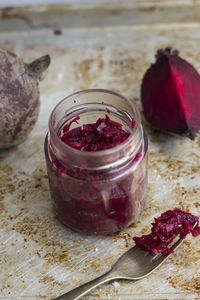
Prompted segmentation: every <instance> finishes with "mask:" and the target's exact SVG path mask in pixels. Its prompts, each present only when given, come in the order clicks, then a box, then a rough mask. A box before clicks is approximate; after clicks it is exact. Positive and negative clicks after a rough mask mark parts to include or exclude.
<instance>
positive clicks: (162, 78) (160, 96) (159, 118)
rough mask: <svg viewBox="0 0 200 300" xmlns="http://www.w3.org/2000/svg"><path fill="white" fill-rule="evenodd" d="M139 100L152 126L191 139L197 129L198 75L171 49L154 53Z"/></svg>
mask: <svg viewBox="0 0 200 300" xmlns="http://www.w3.org/2000/svg"><path fill="white" fill-rule="evenodd" d="M141 100H142V105H143V109H144V115H145V117H146V119H147V120H148V121H149V122H150V123H151V124H152V125H154V126H155V127H157V128H159V129H161V130H165V131H168V132H172V133H176V134H185V135H187V136H189V137H190V138H191V139H193V138H194V137H195V135H196V133H197V131H198V130H199V128H200V75H199V74H198V72H197V71H196V70H195V68H194V67H193V66H192V65H191V64H190V63H188V62H187V61H186V60H184V59H182V58H181V57H180V56H179V55H178V51H176V50H173V49H171V48H166V49H164V50H158V52H157V54H156V62H155V63H154V64H152V65H151V66H150V68H149V69H148V70H147V71H146V73H145V74H144V77H143V81H142V86H141Z"/></svg>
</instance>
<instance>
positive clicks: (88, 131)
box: [45, 90, 147, 233]
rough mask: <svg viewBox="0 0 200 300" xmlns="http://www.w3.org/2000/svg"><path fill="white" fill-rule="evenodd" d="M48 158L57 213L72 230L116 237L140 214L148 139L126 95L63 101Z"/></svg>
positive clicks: (86, 94) (53, 122) (88, 94)
mask: <svg viewBox="0 0 200 300" xmlns="http://www.w3.org/2000/svg"><path fill="white" fill-rule="evenodd" d="M106 112H107V113H109V116H108V115H107V114H106ZM45 154H46V162H47V170H48V177H49V184H50V191H51V197H52V200H53V203H54V208H55V211H56V214H57V216H58V218H59V219H60V220H61V221H62V222H63V223H64V224H66V225H67V226H69V227H70V228H72V229H75V230H78V231H83V232H90V233H111V232H116V231H119V230H121V229H122V228H124V227H126V226H128V225H130V224H131V223H132V222H134V221H135V220H136V219H137V218H138V216H139V215H140V213H141V211H142V209H143V207H144V202H145V193H146V186H147V139H146V136H145V134H144V131H143V129H142V126H141V122H140V115H139V112H138V111H137V109H136V108H135V107H134V105H133V104H132V103H130V102H129V101H128V100H126V99H125V98H123V97H122V96H120V95H118V94H115V93H113V92H109V91H105V90H87V91H82V92H78V93H76V94H73V95H71V96H69V97H67V98H65V99H64V100H63V101H61V102H60V103H59V104H58V105H57V106H56V107H55V109H54V110H53V112H52V114H51V117H50V121H49V133H48V135H47V138H46V141H45Z"/></svg>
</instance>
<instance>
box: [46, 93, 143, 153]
mask: <svg viewBox="0 0 200 300" xmlns="http://www.w3.org/2000/svg"><path fill="white" fill-rule="evenodd" d="M95 92H100V93H106V94H111V95H114V96H117V97H120V98H121V99H123V100H125V101H126V102H128V104H129V105H130V106H131V108H132V109H133V111H134V113H135V120H136V122H135V127H134V128H133V130H132V131H131V133H130V136H129V137H128V138H127V139H126V140H125V141H123V142H122V143H120V144H119V145H117V146H114V147H112V148H109V149H104V150H98V151H94V152H92V151H81V150H79V149H75V148H72V147H70V146H69V145H67V144H65V143H63V142H62V140H61V139H60V138H59V137H58V134H57V132H56V130H55V128H54V126H53V123H54V122H53V120H54V115H55V113H56V111H57V109H58V108H59V106H61V105H62V103H63V102H65V101H66V100H67V99H70V98H72V97H75V96H78V95H80V94H86V93H95ZM140 124H141V118H140V113H139V111H138V109H137V107H136V106H135V105H134V104H133V103H132V102H131V101H130V100H129V99H127V98H125V97H124V96H122V95H121V94H119V93H116V92H113V91H111V90H107V89H86V90H80V91H77V92H75V93H72V94H70V95H68V96H67V97H65V98H63V99H62V100H61V101H59V102H58V103H57V105H56V106H55V107H54V109H53V111H52V112H51V115H50V117H49V130H50V133H51V134H53V136H54V139H55V140H56V143H58V144H59V145H60V147H61V148H63V149H67V150H69V151H70V150H71V151H72V150H73V153H74V154H77V155H81V156H82V157H86V156H88V155H90V157H97V156H101V155H106V154H109V155H111V154H113V153H115V152H116V151H120V150H122V149H123V148H124V147H125V146H126V145H128V144H129V143H130V141H131V140H132V139H133V136H134V135H135V133H136V131H138V129H139V127H140Z"/></svg>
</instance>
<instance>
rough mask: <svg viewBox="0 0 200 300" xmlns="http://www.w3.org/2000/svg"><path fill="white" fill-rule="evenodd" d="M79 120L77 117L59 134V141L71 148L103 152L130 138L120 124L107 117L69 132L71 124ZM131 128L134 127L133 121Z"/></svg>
mask: <svg viewBox="0 0 200 300" xmlns="http://www.w3.org/2000/svg"><path fill="white" fill-rule="evenodd" d="M79 119H80V117H79V116H77V117H76V118H74V119H73V120H72V121H71V122H69V124H66V125H65V126H64V127H63V130H62V133H60V138H61V140H62V141H63V142H64V143H65V144H67V145H68V146H71V147H72V148H75V149H78V150H81V151H99V150H105V149H109V148H112V147H115V146H117V145H119V144H121V143H122V142H124V141H125V140H126V139H127V138H128V137H129V136H130V133H129V132H127V131H125V130H123V129H122V124H120V123H117V122H114V121H112V120H111V119H110V118H109V117H108V115H106V117H105V119H104V118H99V119H98V120H97V121H96V123H92V124H85V125H83V126H80V127H77V128H74V129H72V130H69V129H70V126H71V124H72V123H73V122H76V123H77V121H78V120H79ZM132 126H135V120H133V121H132ZM132 128H134V127H132Z"/></svg>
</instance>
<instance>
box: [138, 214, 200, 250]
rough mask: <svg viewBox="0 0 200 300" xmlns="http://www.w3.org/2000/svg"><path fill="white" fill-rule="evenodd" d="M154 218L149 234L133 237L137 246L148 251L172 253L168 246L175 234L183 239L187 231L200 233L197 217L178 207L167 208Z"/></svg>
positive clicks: (195, 234) (193, 233)
mask: <svg viewBox="0 0 200 300" xmlns="http://www.w3.org/2000/svg"><path fill="white" fill-rule="evenodd" d="M154 220H155V222H154V223H152V229H151V233H150V234H147V235H142V236H141V237H134V238H133V240H134V242H135V244H136V245H137V246H138V247H140V248H141V249H142V250H145V251H148V252H149V253H152V252H153V253H155V254H159V253H160V254H162V255H168V254H170V253H173V251H172V250H171V249H170V248H169V247H168V246H169V245H170V244H171V243H172V242H173V240H174V238H175V237H176V236H179V237H180V238H182V239H184V238H185V237H186V235H187V234H189V233H191V234H192V236H198V235H200V227H199V218H198V217H196V216H194V215H192V214H191V213H187V212H184V211H182V210H180V209H178V208H175V209H174V210H168V211H166V212H165V213H163V214H161V216H160V217H159V218H155V219H154Z"/></svg>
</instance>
